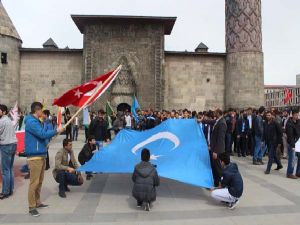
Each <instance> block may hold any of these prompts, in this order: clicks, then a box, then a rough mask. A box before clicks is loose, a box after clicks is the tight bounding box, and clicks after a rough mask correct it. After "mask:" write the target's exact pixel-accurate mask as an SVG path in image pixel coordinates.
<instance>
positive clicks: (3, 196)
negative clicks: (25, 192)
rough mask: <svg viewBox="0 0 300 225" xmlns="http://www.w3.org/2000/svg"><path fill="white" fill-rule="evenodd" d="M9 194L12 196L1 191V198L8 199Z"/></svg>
mask: <svg viewBox="0 0 300 225" xmlns="http://www.w3.org/2000/svg"><path fill="white" fill-rule="evenodd" d="M9 196H10V195H9V194H3V193H1V194H0V200H3V199H6V198H8V197H9Z"/></svg>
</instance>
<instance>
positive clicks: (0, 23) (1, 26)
mask: <svg viewBox="0 0 300 225" xmlns="http://www.w3.org/2000/svg"><path fill="white" fill-rule="evenodd" d="M0 34H1V35H5V36H10V37H14V38H16V39H18V40H21V38H20V36H19V34H18V32H17V30H16V28H15V26H14V25H13V23H12V21H11V19H10V18H9V16H8V14H7V12H6V10H5V9H4V7H3V4H2V2H1V0H0Z"/></svg>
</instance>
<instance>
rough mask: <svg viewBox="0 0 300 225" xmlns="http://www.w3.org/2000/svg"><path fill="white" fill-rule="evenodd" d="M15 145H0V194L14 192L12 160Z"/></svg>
mask: <svg viewBox="0 0 300 225" xmlns="http://www.w3.org/2000/svg"><path fill="white" fill-rule="evenodd" d="M16 150H17V144H8V145H0V152H1V156H2V157H1V164H2V179H3V181H2V194H10V193H12V192H13V191H14V171H13V165H14V159H15V154H16Z"/></svg>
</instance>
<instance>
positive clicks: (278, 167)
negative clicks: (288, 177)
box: [275, 165, 283, 170]
mask: <svg viewBox="0 0 300 225" xmlns="http://www.w3.org/2000/svg"><path fill="white" fill-rule="evenodd" d="M282 168H283V166H282V165H279V166H277V168H276V169H275V170H281V169H282Z"/></svg>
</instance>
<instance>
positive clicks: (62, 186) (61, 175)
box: [56, 170, 81, 192]
mask: <svg viewBox="0 0 300 225" xmlns="http://www.w3.org/2000/svg"><path fill="white" fill-rule="evenodd" d="M56 182H57V183H59V192H65V191H66V187H67V186H68V185H71V186H80V185H81V184H80V183H79V182H78V177H77V175H76V174H74V173H69V172H66V171H64V170H61V171H59V172H57V174H56Z"/></svg>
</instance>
